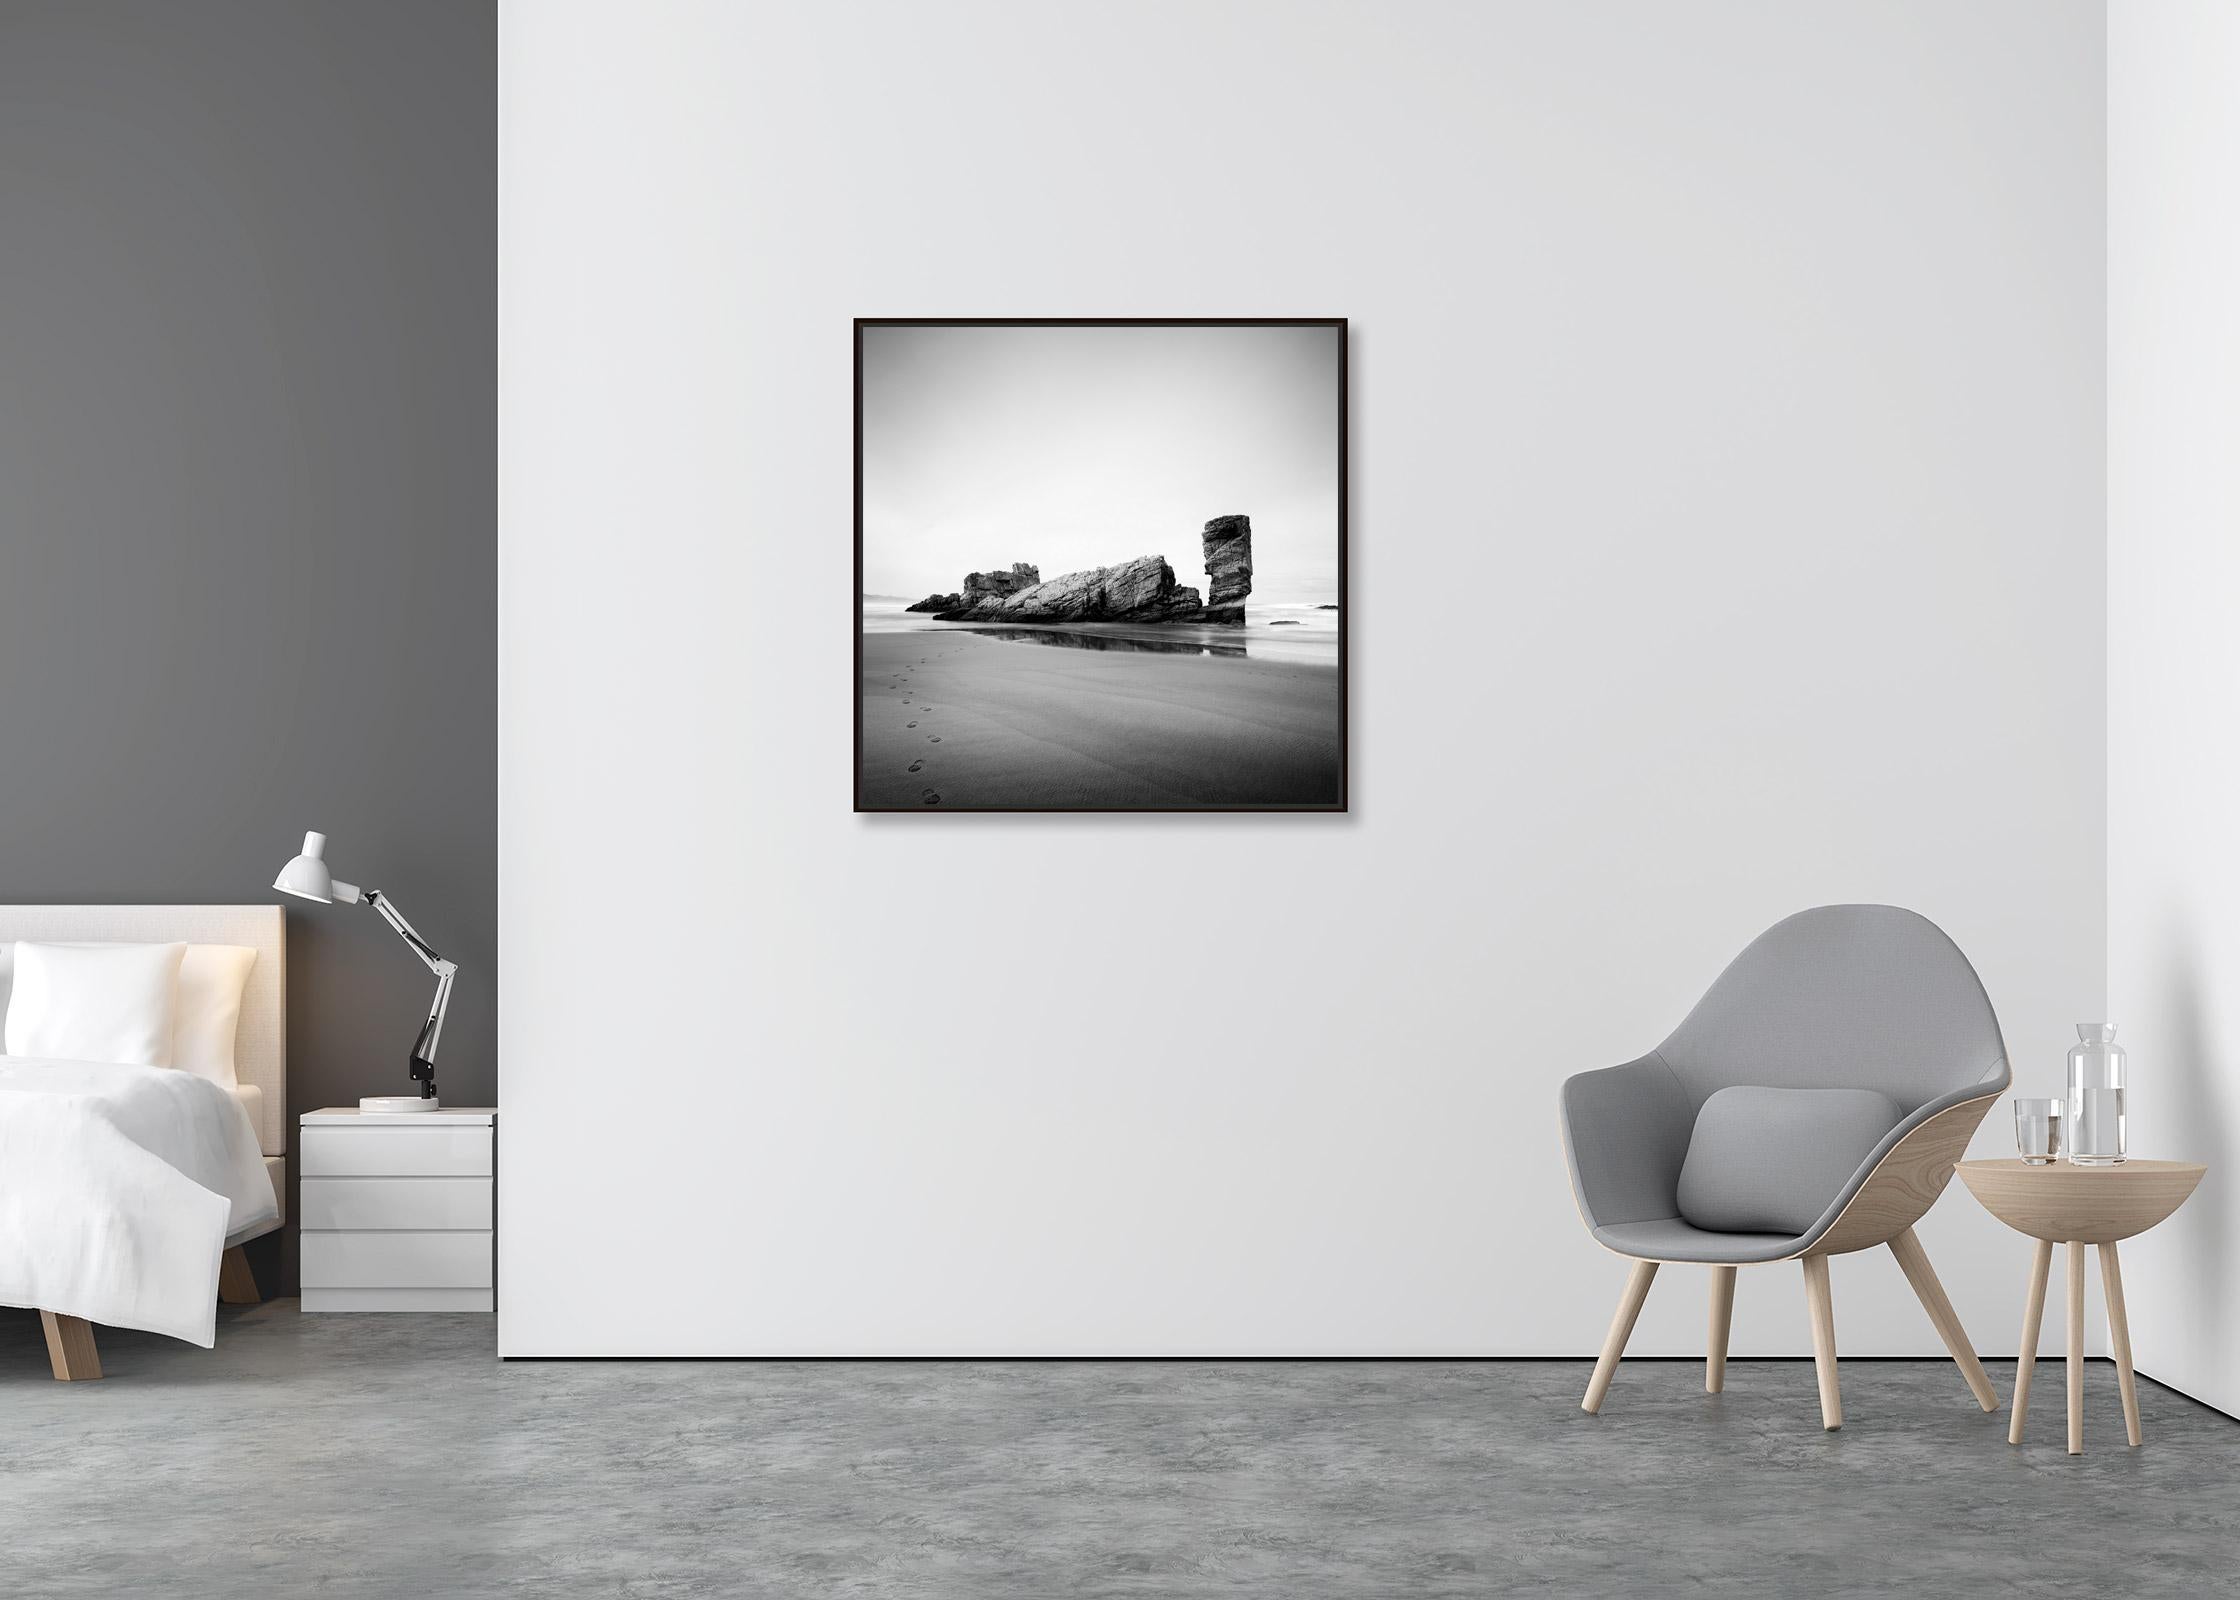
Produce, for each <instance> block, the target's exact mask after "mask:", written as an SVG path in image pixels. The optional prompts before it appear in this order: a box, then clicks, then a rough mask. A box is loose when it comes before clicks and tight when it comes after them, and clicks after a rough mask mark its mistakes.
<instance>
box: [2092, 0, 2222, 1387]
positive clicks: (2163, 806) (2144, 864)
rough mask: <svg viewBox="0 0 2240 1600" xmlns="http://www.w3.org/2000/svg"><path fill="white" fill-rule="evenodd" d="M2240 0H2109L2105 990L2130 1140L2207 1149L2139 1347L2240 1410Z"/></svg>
mask: <svg viewBox="0 0 2240 1600" xmlns="http://www.w3.org/2000/svg"><path fill="white" fill-rule="evenodd" d="M2236 81H2240V8H2235V7H2234V6H2232V5H2230V4H2228V3H2225V0H2152V3H2148V0H2137V3H2133V0H2126V3H2125V4H2123V5H2120V6H2112V7H2110V8H2109V16H2108V225H2109V226H2108V638H2109V645H2108V684H2109V686H2108V755H2109V774H2108V824H2109V826H2108V993H2109V1004H2110V1006H2111V1008H2112V1009H2111V1015H2113V1016H2115V1017H2116V1018H2118V1019H2119V1021H2120V1022H2121V1024H2122V1026H2123V1034H2122V1035H2121V1037H2126V1038H2128V1039H2129V1041H2130V1044H2131V1051H2132V1083H2133V1090H2132V1094H2131V1100H2130V1107H2129V1115H2130V1120H2131V1128H2130V1133H2131V1147H2132V1149H2133V1150H2134V1151H2137V1152H2139V1153H2141V1154H2145V1155H2160V1156H2178V1157H2183V1158H2187V1159H2191V1160H2195V1161H2205V1162H2207V1163H2208V1164H2209V1169H2210V1170H2209V1175H2208V1177H2207V1178H2206V1179H2205V1180H2204V1181H2203V1184H2202V1187H2201V1189H2200V1190H2199V1191H2198V1192H2197V1193H2196V1194H2195V1195H2194V1197H2193V1199H2192V1200H2191V1201H2190V1202H2189V1203H2188V1204H2187V1206H2186V1208H2185V1209H2184V1210H2182V1211H2180V1212H2179V1213H2178V1214H2177V1216H2176V1217H2174V1218H2172V1219H2171V1220H2170V1221H2169V1222H2168V1223H2166V1224H2164V1225H2163V1226H2162V1227H2161V1228H2158V1229H2157V1230H2155V1231H2154V1232H2153V1233H2151V1234H2148V1235H2146V1236H2144V1237H2142V1238H2141V1239H2139V1240H2137V1241H2136V1242H2135V1243H2132V1244H2127V1245H2125V1246H2124V1247H2123V1253H2124V1297H2125V1299H2126V1300H2127V1301H2128V1302H2129V1306H2130V1311H2131V1329H2132V1340H2133V1352H2134V1355H2135V1356H2136V1358H2137V1360H2138V1362H2139V1365H2140V1367H2141V1368H2142V1369H2143V1370H2145V1371H2147V1372H2149V1373H2151V1374H2153V1375H2154V1376H2155V1377H2157V1378H2160V1379H2162V1380H2163V1381H2164V1382H2165V1383H2169V1384H2172V1385H2174V1386H2175V1387H2177V1388H2179V1389H2183V1390H2185V1391H2186V1392H2187V1393H2189V1394H2193V1395H2196V1396H2198V1397H2199V1398H2201V1399H2203V1400H2207V1401H2208V1402H2210V1403H2211V1404H2212V1405H2216V1406H2220V1407H2222V1408H2223V1409H2225V1410H2227V1411H2240V1370H2235V1368H2234V1366H2233V1360H2232V1358H2233V1353H2234V1351H2235V1350H2240V1266H2236V1264H2235V1259H2234V1257H2235V1252H2236V1251H2240V1184H2236V1182H2235V1177H2236V1174H2235V1171H2234V1162H2235V1161H2236V1160H2240V1064H2236V1063H2235V1060H2234V1052H2235V1050H2236V1049H2240V754H2236V753H2235V746H2234V742H2233V739H2234V726H2235V721H2236V718H2240V604H2236V597H2240V452H2236V450H2235V441H2240V213H2236V212H2235V210H2234V208H2233V205H2232V194H2233V174H2234V172H2235V170H2240V102H2236V101H2235V98H2234V95H2233V84H2234V83H2235V82H2236Z"/></svg>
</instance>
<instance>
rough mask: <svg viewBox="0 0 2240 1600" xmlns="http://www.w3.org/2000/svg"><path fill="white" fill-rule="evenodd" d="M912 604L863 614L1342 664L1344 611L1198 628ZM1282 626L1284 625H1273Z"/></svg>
mask: <svg viewBox="0 0 2240 1600" xmlns="http://www.w3.org/2000/svg"><path fill="white" fill-rule="evenodd" d="M909 605H910V602H909V601H907V600H865V601H862V602H860V604H859V610H860V615H861V618H862V628H863V631H864V632H865V633H947V632H952V631H963V632H969V633H982V634H986V635H988V636H990V637H993V638H999V639H1004V640H1005V641H1006V642H1009V643H1017V644H1034V643H1050V644H1062V643H1070V642H1079V643H1082V644H1084V645H1087V646H1089V647H1090V648H1099V647H1100V646H1099V644H1098V641H1110V643H1109V645H1106V646H1102V647H1105V648H1113V649H1125V648H1126V647H1127V642H1128V641H1130V640H1142V641H1144V642H1145V643H1146V644H1148V645H1152V646H1156V647H1160V648H1162V649H1172V648H1174V647H1176V646H1185V647H1186V646H1188V645H1190V644H1197V645H1200V646H1202V647H1203V649H1204V653H1205V654H1207V655H1213V656H1237V655H1246V656H1273V657H1281V658H1284V659H1288V660H1308V661H1322V662H1328V663H1330V664H1331V665H1333V666H1334V665H1336V664H1337V660H1338V613H1337V612H1335V611H1324V610H1321V609H1320V608H1318V607H1316V606H1312V605H1262V604H1261V603H1259V602H1258V601H1256V600H1247V601H1246V602H1245V625H1244V626H1243V627H1241V628H1196V627H1188V626H1167V625H1162V624H1157V623H1128V622H1067V623H1025V622H1020V623H973V622H936V621H934V620H933V618H932V617H931V616H930V615H929V614H927V613H925V612H922V611H915V612H914V611H911V610H909V609H908V607H909ZM1271 624H1280V626H1271ZM1040 633H1051V634H1060V635H1070V636H1072V637H1071V638H1070V639H1058V638H1054V639H1045V640H1038V639H1035V638H1033V637H1032V635H1034V634H1040Z"/></svg>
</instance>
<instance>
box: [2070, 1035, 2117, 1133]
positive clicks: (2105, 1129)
mask: <svg viewBox="0 0 2240 1600" xmlns="http://www.w3.org/2000/svg"><path fill="white" fill-rule="evenodd" d="M2124 1066H2125V1063H2124V1052H2123V1046H2122V1045H2120V1044H2117V1043H2116V1027H2115V1024H2114V1023H2112V1022H2080V1023H2078V1024H2077V1042H2076V1044H2075V1045H2074V1046H2072V1047H2071V1048H2070V1051H2069V1115H2068V1117H2067V1119H2066V1120H2067V1122H2068V1124H2069V1126H2068V1127H2067V1128H2066V1129H2065V1130H2063V1131H2064V1133H2065V1134H2066V1136H2067V1138H2068V1141H2069V1159H2070V1160H2071V1161H2074V1162H2075V1163H2076V1164H2077V1165H2078V1166H2080V1167H2112V1166H2114V1165H2115V1164H2116V1163H2117V1162H2119V1161H2121V1160H2122V1159H2123V1156H2124V1149H2123V1094H2124V1081H2123V1080H2124Z"/></svg>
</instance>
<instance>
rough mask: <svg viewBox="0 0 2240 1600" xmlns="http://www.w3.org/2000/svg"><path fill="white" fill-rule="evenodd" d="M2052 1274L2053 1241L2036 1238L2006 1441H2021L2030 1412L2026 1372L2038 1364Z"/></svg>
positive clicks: (2028, 1380) (2028, 1374)
mask: <svg viewBox="0 0 2240 1600" xmlns="http://www.w3.org/2000/svg"><path fill="white" fill-rule="evenodd" d="M2052 1275H2053V1241H2052V1240H2051V1239H2040V1240H2039V1241H2038V1253H2037V1255H2036V1257H2035V1258H2033V1259H2032V1261H2031V1263H2030V1298H2029V1299H2027V1300H2025V1301H2024V1302H2023V1303H2022V1349H2021V1350H2020V1351H2019V1352H2018V1353H2017V1355H2016V1358H2015V1364H2014V1419H2013V1420H2012V1421H2011V1422H2009V1423H2008V1424H2007V1443H2009V1444H2020V1443H2022V1419H2023V1418H2024V1417H2025V1416H2027V1415H2028V1414H2029V1411H2030V1374H2031V1372H2032V1371H2033V1370H2034V1369H2035V1368H2036V1366H2037V1364H2038V1329H2039V1328H2041V1327H2042V1326H2044V1324H2045V1316H2046V1279H2047V1278H2049V1277H2051V1276H2052Z"/></svg>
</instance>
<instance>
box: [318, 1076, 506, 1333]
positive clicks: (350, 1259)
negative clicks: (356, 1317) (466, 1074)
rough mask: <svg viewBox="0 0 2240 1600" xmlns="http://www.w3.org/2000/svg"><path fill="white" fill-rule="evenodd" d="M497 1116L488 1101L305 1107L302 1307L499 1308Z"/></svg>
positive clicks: (342, 1308) (485, 1309) (349, 1308)
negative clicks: (383, 1110) (453, 1105)
mask: <svg viewBox="0 0 2240 1600" xmlns="http://www.w3.org/2000/svg"><path fill="white" fill-rule="evenodd" d="M497 1124H498V1113H497V1112H496V1111H495V1110H493V1109H491V1108H489V1107H486V1106H485V1107H479V1108H474V1107H470V1108H467V1109H463V1110H451V1109H448V1108H447V1109H445V1110H442V1111H415V1112H407V1113H405V1114H403V1115H396V1116H375V1115H372V1114H370V1113H366V1112H360V1111H358V1110H356V1109H354V1108H348V1107H345V1108H336V1109H330V1110H326V1111H307V1112H305V1113H304V1115H303V1144H302V1147H301V1148H302V1164H303V1166H302V1170H303V1192H302V1197H301V1211H302V1230H303V1232H302V1243H303V1309H304V1310H306V1311H491V1310H495V1309H496V1306H497V1299H496V1295H497V1290H496V1285H497V1258H496V1251H495V1249H494V1244H495V1240H496V1237H497V1235H496V1227H497V1195H496V1192H495V1191H496V1181H495V1177H496V1173H497V1148H496V1146H497Z"/></svg>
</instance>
